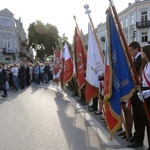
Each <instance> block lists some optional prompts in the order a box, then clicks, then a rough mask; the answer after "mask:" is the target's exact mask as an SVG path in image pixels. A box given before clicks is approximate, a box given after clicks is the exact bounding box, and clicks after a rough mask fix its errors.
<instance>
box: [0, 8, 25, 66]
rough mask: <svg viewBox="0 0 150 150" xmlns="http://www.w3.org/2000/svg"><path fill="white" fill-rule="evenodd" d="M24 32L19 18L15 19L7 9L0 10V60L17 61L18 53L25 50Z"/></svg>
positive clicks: (18, 58)
mask: <svg viewBox="0 0 150 150" xmlns="http://www.w3.org/2000/svg"><path fill="white" fill-rule="evenodd" d="M26 42H27V38H26V33H25V31H24V29H23V24H22V22H21V19H19V20H17V19H15V18H14V15H13V14H12V13H11V12H10V11H9V10H8V9H7V8H5V9H3V10H1V11H0V61H3V62H6V63H8V64H10V63H19V61H20V54H21V53H22V52H24V51H26Z"/></svg>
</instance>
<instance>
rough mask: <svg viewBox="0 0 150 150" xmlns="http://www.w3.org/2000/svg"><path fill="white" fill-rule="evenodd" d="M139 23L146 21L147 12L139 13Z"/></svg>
mask: <svg viewBox="0 0 150 150" xmlns="http://www.w3.org/2000/svg"><path fill="white" fill-rule="evenodd" d="M141 21H147V11H143V12H141Z"/></svg>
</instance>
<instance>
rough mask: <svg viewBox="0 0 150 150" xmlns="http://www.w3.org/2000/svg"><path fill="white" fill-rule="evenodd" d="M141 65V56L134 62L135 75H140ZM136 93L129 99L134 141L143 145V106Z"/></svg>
mask: <svg viewBox="0 0 150 150" xmlns="http://www.w3.org/2000/svg"><path fill="white" fill-rule="evenodd" d="M141 64H142V59H141V55H139V56H138V58H137V59H136V60H135V61H134V65H135V69H136V71H137V74H139V73H140V69H141ZM137 92H138V91H135V92H134V94H133V96H132V97H131V102H132V110H133V121H134V128H135V133H134V137H135V141H136V142H137V143H143V140H144V131H145V121H144V117H143V113H142V110H143V109H142V108H143V104H142V102H141V101H140V100H139V98H138V96H137Z"/></svg>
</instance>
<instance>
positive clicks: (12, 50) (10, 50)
mask: <svg viewBox="0 0 150 150" xmlns="http://www.w3.org/2000/svg"><path fill="white" fill-rule="evenodd" d="M16 52H17V50H16V48H10V47H9V48H3V53H4V54H15V53H16Z"/></svg>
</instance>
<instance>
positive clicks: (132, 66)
mask: <svg viewBox="0 0 150 150" xmlns="http://www.w3.org/2000/svg"><path fill="white" fill-rule="evenodd" d="M109 2H110V4H111V8H112V10H113V13H114V16H115V19H116V22H117V25H118V29H119V32H120V36H121V37H122V41H123V43H124V46H125V49H126V53H127V56H128V58H129V62H130V64H131V68H132V70H133V74H134V78H135V81H136V85H137V86H138V90H139V91H140V92H141V91H142V90H141V87H140V81H139V78H138V75H137V72H136V69H135V66H134V64H133V61H132V58H131V55H130V52H129V48H128V44H127V42H126V38H125V36H124V33H123V30H122V27H121V23H120V20H119V17H118V14H117V11H116V8H115V5H114V2H113V0H109ZM142 102H143V107H144V111H145V114H146V117H147V120H148V123H149V125H150V114H149V112H148V108H147V105H146V102H145V101H144V99H143V101H142Z"/></svg>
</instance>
